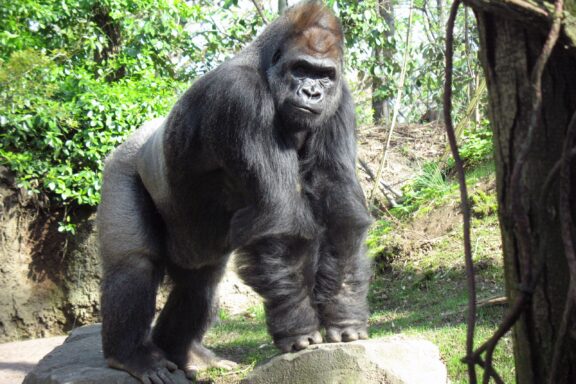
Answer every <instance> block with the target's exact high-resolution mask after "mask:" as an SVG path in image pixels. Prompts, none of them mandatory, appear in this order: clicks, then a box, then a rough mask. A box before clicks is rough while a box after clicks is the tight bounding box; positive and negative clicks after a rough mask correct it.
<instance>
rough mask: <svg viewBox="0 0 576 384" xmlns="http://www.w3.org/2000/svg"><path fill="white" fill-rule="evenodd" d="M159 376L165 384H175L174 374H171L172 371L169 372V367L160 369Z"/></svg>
mask: <svg viewBox="0 0 576 384" xmlns="http://www.w3.org/2000/svg"><path fill="white" fill-rule="evenodd" d="M158 377H160V378H161V379H162V382H163V383H164V384H174V380H173V379H172V376H171V375H170V372H168V370H167V369H162V370H160V371H158Z"/></svg>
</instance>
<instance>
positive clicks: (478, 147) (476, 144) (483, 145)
mask: <svg viewBox="0 0 576 384" xmlns="http://www.w3.org/2000/svg"><path fill="white" fill-rule="evenodd" d="M493 151H494V145H493V143H492V130H491V129H490V127H489V123H488V120H486V119H485V120H483V122H482V124H481V126H480V127H479V128H477V129H472V130H465V131H464V134H463V135H462V142H461V144H460V156H461V157H462V160H463V161H464V162H465V163H466V166H468V167H473V166H477V165H478V164H480V163H483V162H485V161H487V160H489V159H491V158H492V156H493Z"/></svg>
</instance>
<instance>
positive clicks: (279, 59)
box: [268, 42, 341, 130]
mask: <svg viewBox="0 0 576 384" xmlns="http://www.w3.org/2000/svg"><path fill="white" fill-rule="evenodd" d="M287 45H288V49H279V50H278V51H276V53H275V55H274V57H273V59H272V64H271V67H270V68H269V70H268V83H269V85H270V90H271V92H272V96H273V97H274V100H275V103H276V107H277V110H278V112H279V114H280V116H281V119H282V122H283V125H284V126H285V127H287V128H289V129H291V130H302V129H313V128H315V127H318V126H320V125H322V124H323V123H324V122H325V121H326V120H327V119H328V118H330V117H331V116H332V115H333V114H334V113H335V111H336V109H337V107H338V105H339V103H340V95H341V84H340V72H341V64H340V62H339V61H336V60H334V59H333V58H332V57H330V56H328V55H323V54H320V53H317V52H313V51H310V50H304V49H302V48H299V47H298V45H297V44H295V43H294V42H290V43H289V44H287Z"/></svg>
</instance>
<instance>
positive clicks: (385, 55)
mask: <svg viewBox="0 0 576 384" xmlns="http://www.w3.org/2000/svg"><path fill="white" fill-rule="evenodd" d="M377 7H378V13H379V14H380V16H382V18H383V19H384V20H385V22H386V25H387V26H388V30H387V31H385V32H384V37H385V38H386V40H389V39H391V38H393V37H394V7H393V4H392V0H378V2H377ZM386 47H389V48H386ZM372 54H373V56H374V62H375V64H374V65H376V66H378V65H382V64H383V63H384V62H386V61H391V60H392V56H393V55H394V52H393V50H392V48H391V46H390V45H388V44H386V45H385V46H384V48H383V47H382V46H376V47H374V51H373V53H372ZM382 85H384V81H383V79H382V78H381V77H380V76H373V77H372V110H373V111H374V122H375V123H378V122H385V123H388V120H389V117H390V101H391V100H390V99H386V98H384V97H382V96H379V95H378V90H379V89H380V88H381V87H382Z"/></svg>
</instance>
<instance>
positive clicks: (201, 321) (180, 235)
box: [98, 1, 371, 383]
mask: <svg viewBox="0 0 576 384" xmlns="http://www.w3.org/2000/svg"><path fill="white" fill-rule="evenodd" d="M342 39H343V36H342V30H341V27H340V24H339V21H338V20H337V18H336V17H335V16H334V15H333V14H332V13H331V12H330V11H329V10H327V9H326V8H325V7H324V6H322V4H321V3H320V2H317V1H306V2H303V3H300V4H298V5H296V6H294V7H291V8H289V9H288V10H287V11H286V12H285V14H284V15H283V16H281V17H280V18H278V19H277V20H276V21H274V22H273V23H272V24H270V25H269V26H268V27H267V28H266V29H265V30H264V32H263V33H262V34H261V35H260V36H259V37H258V38H257V39H256V40H254V42H252V43H251V44H250V45H249V46H248V47H246V48H245V49H244V50H243V51H241V52H240V53H239V54H238V55H237V56H236V57H234V58H232V59H231V60H229V61H227V62H225V63H223V64H221V65H220V66H219V67H218V68H216V69H215V70H214V71H212V72H210V73H208V74H206V75H205V76H203V77H202V78H200V79H199V80H197V81H196V82H195V83H194V85H193V86H192V87H191V88H190V89H189V90H188V91H187V92H186V93H185V94H184V95H183V96H182V97H181V98H180V100H179V101H178V103H177V104H176V105H175V106H174V108H173V109H172V111H171V112H170V114H169V116H168V117H167V119H166V120H165V121H164V120H155V121H152V122H150V123H147V124H145V125H144V126H143V127H141V128H140V129H138V130H137V131H136V132H135V133H134V134H133V135H132V136H130V137H129V138H128V139H127V140H126V142H125V143H124V144H122V145H121V146H120V147H119V148H117V149H116V150H115V151H114V152H113V153H112V154H111V155H110V157H109V158H108V159H107V161H106V166H105V170H104V183H103V190H102V202H101V204H100V207H99V212H98V229H99V239H100V248H101V255H102V261H103V267H104V279H103V282H102V308H101V311H102V323H103V328H102V341H103V349H104V354H105V357H106V358H107V361H108V363H109V365H110V366H112V367H114V368H119V369H124V370H126V371H128V372H129V373H130V374H132V375H133V376H135V377H137V378H139V379H140V380H141V381H142V382H144V383H170V382H171V380H172V379H171V374H170V371H172V370H174V369H176V367H179V368H181V369H183V370H184V371H186V373H187V374H188V375H189V376H190V377H191V376H193V375H194V372H195V371H197V370H198V369H200V368H203V367H206V366H217V367H224V368H228V367H232V366H234V363H232V362H230V361H226V360H223V359H220V358H219V357H217V356H216V355H214V354H213V353H212V352H211V351H210V350H208V349H207V348H205V347H204V346H203V345H202V338H203V335H204V333H205V332H206V330H207V328H208V326H209V323H210V319H211V318H212V316H213V301H214V300H213V299H214V294H215V290H216V287H217V284H218V282H219V280H220V278H221V275H222V272H223V270H224V267H225V265H226V262H227V260H228V257H229V255H230V253H231V252H232V251H236V252H237V255H238V267H239V273H240V275H241V277H242V278H243V279H244V281H246V283H248V284H249V285H251V286H252V287H253V288H254V289H255V291H256V292H258V293H259V294H260V295H261V296H262V297H263V299H264V305H265V310H266V319H267V325H268V330H269V332H270V334H271V336H272V337H273V339H274V342H275V344H276V345H277V346H278V347H279V348H280V349H281V350H283V351H285V352H289V351H293V350H299V349H302V348H306V347H307V346H308V345H310V344H313V343H320V342H322V341H323V336H322V334H321V333H320V332H321V331H324V338H325V339H326V340H327V341H350V340H356V339H358V338H366V337H367V328H366V323H367V318H368V306H367V302H366V293H367V286H368V280H369V264H368V261H367V258H366V256H365V253H364V249H363V242H364V237H365V233H366V230H367V228H368V226H369V224H370V222H371V219H370V217H369V215H368V213H367V210H366V207H365V202H364V196H363V193H362V190H361V188H360V186H359V183H358V180H357V178H356V174H355V159H356V148H355V118H354V105H353V102H352V100H351V97H350V92H349V91H348V89H347V87H346V84H345V82H344V80H343V78H342V65H343V59H342V53H343V40H342ZM166 272H167V273H168V275H169V277H170V278H171V280H172V281H173V283H174V285H173V288H172V291H171V293H170V296H169V298H168V301H167V302H166V304H165V306H164V308H163V310H162V312H161V314H160V316H159V317H158V319H157V321H156V324H155V326H154V329H153V330H151V323H152V320H153V317H154V308H155V297H156V290H157V288H158V284H159V282H160V281H161V280H162V278H163V276H164V274H165V273H166Z"/></svg>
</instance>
